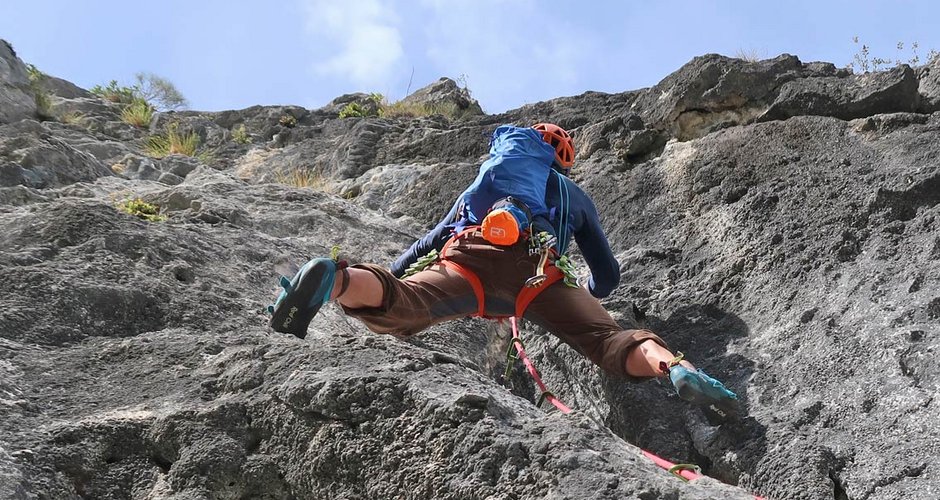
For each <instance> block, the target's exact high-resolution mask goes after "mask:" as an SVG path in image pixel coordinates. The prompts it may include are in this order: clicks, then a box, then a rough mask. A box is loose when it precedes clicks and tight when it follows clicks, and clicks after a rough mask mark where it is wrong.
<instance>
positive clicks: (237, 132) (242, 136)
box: [232, 123, 251, 144]
mask: <svg viewBox="0 0 940 500" xmlns="http://www.w3.org/2000/svg"><path fill="white" fill-rule="evenodd" d="M232 140H233V141H235V143H236V144H248V143H249V142H251V137H249V136H248V129H247V128H246V127H245V124H244V123H242V124H241V125H239V126H238V127H236V128H235V129H234V130H232Z"/></svg>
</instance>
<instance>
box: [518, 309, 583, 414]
mask: <svg viewBox="0 0 940 500" xmlns="http://www.w3.org/2000/svg"><path fill="white" fill-rule="evenodd" d="M509 323H510V324H512V342H513V344H514V345H515V346H516V351H517V352H518V353H519V358H520V359H522V363H523V364H524V365H525V367H526V369H527V370H529V374H530V375H532V379H533V380H535V384H536V385H537V386H539V390H540V391H542V395H541V396H540V397H539V402H538V404H541V403H542V400H543V399H544V400H546V401H548V402H549V403H551V404H553V405H555V408H558V409H559V410H560V411H561V412H562V413H564V414H566V415H567V414H568V413H571V408H568V407H567V406H566V405H565V403H562V402H561V400H560V399H558V398H556V397H555V395H554V394H552V391H549V390H548V388H547V387H545V383H544V382H542V377H540V376H539V372H538V370H536V369H535V365H533V364H532V360H530V359H529V357H528V356H526V353H525V348H524V347H523V346H522V337H520V336H519V327H518V326H516V317H515V316H513V317H511V318H509Z"/></svg>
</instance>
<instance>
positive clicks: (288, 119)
mask: <svg viewBox="0 0 940 500" xmlns="http://www.w3.org/2000/svg"><path fill="white" fill-rule="evenodd" d="M277 122H278V123H280V124H281V125H282V126H284V127H287V128H293V127H294V126H296V125H297V119H296V118H294V117H293V116H291V115H281V118H280V119H278V121H277Z"/></svg>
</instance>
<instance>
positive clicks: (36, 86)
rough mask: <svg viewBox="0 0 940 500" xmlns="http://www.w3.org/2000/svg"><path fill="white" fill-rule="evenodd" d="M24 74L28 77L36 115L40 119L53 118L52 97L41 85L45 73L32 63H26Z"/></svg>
mask: <svg viewBox="0 0 940 500" xmlns="http://www.w3.org/2000/svg"><path fill="white" fill-rule="evenodd" d="M26 76H27V77H28V78H29V89H30V90H31V91H32V92H33V101H34V102H35V103H36V115H38V116H39V118H40V119H42V120H50V119H52V118H54V115H53V113H52V99H51V98H50V96H49V93H48V92H46V89H44V88H43V87H42V82H43V80H45V79H46V74H45V73H43V72H42V71H40V70H39V68H37V67H36V66H34V65H32V64H27V65H26Z"/></svg>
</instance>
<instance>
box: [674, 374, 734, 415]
mask: <svg viewBox="0 0 940 500" xmlns="http://www.w3.org/2000/svg"><path fill="white" fill-rule="evenodd" d="M669 379H670V380H672V385H674V386H675V387H676V393H677V394H678V395H679V397H680V398H682V399H684V400H686V401H688V402H689V403H692V404H693V405H696V406H699V407H701V408H702V411H703V412H704V413H705V417H706V418H707V419H708V421H709V422H710V423H712V424H714V425H719V424H722V423H724V422H725V421H727V420H729V419H732V418H734V417H736V416H737V414H738V395H737V394H735V393H733V392H731V391H730V390H728V388H726V387H725V385H724V384H722V383H721V382H719V381H717V380H715V379H713V378H712V377H709V376H708V375H706V374H705V372H703V371H702V370H689V369H688V368H686V367H684V366H682V365H678V364H677V365H675V366H673V367H671V368H669Z"/></svg>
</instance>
